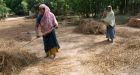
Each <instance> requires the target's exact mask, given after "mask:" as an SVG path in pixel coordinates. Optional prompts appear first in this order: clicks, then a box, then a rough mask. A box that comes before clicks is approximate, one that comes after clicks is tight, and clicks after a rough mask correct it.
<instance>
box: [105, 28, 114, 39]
mask: <svg viewBox="0 0 140 75" xmlns="http://www.w3.org/2000/svg"><path fill="white" fill-rule="evenodd" d="M106 38H108V39H114V38H115V26H114V27H112V26H110V25H108V26H107V31H106Z"/></svg>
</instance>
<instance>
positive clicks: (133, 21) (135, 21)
mask: <svg viewBox="0 0 140 75" xmlns="http://www.w3.org/2000/svg"><path fill="white" fill-rule="evenodd" d="M127 25H128V26H131V27H140V19H139V18H131V19H130V20H129V22H128V23H127Z"/></svg>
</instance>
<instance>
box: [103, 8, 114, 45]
mask: <svg viewBox="0 0 140 75" xmlns="http://www.w3.org/2000/svg"><path fill="white" fill-rule="evenodd" d="M107 10H108V11H107V14H106V18H105V19H103V21H104V22H105V23H107V31H106V38H107V40H108V41H110V40H111V43H113V41H114V38H115V25H116V23H115V15H114V11H113V10H112V6H108V7H107Z"/></svg>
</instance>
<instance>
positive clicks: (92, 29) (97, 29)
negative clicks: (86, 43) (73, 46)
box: [76, 19, 106, 34]
mask: <svg viewBox="0 0 140 75" xmlns="http://www.w3.org/2000/svg"><path fill="white" fill-rule="evenodd" d="M105 30H106V26H105V25H104V24H103V23H100V22H98V21H95V20H92V19H84V20H81V21H80V22H79V26H78V28H77V29H76V31H78V32H81V33H86V34H104V33H105Z"/></svg>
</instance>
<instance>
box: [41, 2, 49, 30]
mask: <svg viewBox="0 0 140 75" xmlns="http://www.w3.org/2000/svg"><path fill="white" fill-rule="evenodd" d="M39 8H44V9H45V12H44V14H43V17H42V19H41V21H40V25H41V26H42V27H44V28H45V30H46V29H51V28H52V23H51V12H50V8H49V7H48V6H46V5H45V4H41V5H40V6H39Z"/></svg>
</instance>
